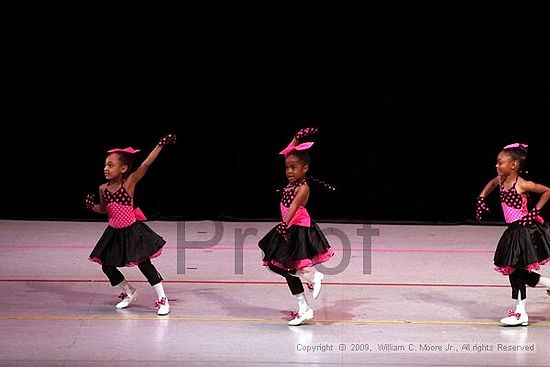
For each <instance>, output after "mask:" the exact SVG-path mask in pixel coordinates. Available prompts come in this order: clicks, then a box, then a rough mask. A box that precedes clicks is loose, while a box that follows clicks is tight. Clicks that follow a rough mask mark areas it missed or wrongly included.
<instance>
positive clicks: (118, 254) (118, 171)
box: [86, 134, 176, 316]
mask: <svg viewBox="0 0 550 367" xmlns="http://www.w3.org/2000/svg"><path fill="white" fill-rule="evenodd" d="M175 142H176V136H175V135H172V134H169V135H166V136H164V137H163V138H162V139H160V141H159V142H158V144H157V145H156V146H155V148H154V149H153V150H152V151H151V153H149V156H148V157H147V158H146V159H145V160H144V161H143V163H141V165H140V166H139V167H138V168H137V169H136V170H135V171H134V172H132V160H133V155H134V154H135V153H137V152H139V150H135V149H133V148H131V147H128V148H124V149H118V148H117V149H111V150H109V151H108V153H109V155H108V156H107V158H106V159H105V167H104V169H103V171H104V173H105V178H106V179H107V180H108V182H106V183H104V184H102V185H101V186H100V187H99V198H100V202H99V204H95V203H94V202H95V200H94V195H93V194H91V193H90V194H88V195H87V197H86V208H87V209H88V210H91V211H93V212H96V213H101V214H105V213H106V214H107V217H108V220H109V226H108V227H107V228H106V229H105V231H104V232H103V235H102V236H101V238H100V239H99V241H98V242H97V244H96V245H95V247H94V249H93V250H92V252H91V254H90V258H89V259H90V260H91V261H94V262H97V263H99V264H101V269H102V270H103V272H104V273H105V275H107V278H109V281H110V283H111V285H112V286H116V285H118V286H120V287H121V288H122V290H123V293H121V294H120V295H119V298H122V301H120V302H119V303H118V304H117V305H116V308H119V309H120V308H126V307H128V306H129V305H130V304H131V303H132V302H134V301H135V300H136V298H137V290H136V288H134V287H133V286H132V285H131V284H130V283H128V281H126V279H124V275H122V273H121V272H120V271H119V270H118V269H117V267H123V266H133V265H137V266H138V268H139V270H140V271H141V272H142V273H143V275H145V277H146V278H147V280H148V282H149V284H151V285H152V286H153V288H154V289H155V291H156V293H157V296H158V300H157V301H156V302H155V306H156V307H157V308H158V311H157V314H158V315H160V316H163V315H167V314H168V313H169V312H170V306H169V304H168V298H167V297H166V294H165V293H164V287H163V285H162V276H161V275H160V273H159V272H158V271H157V269H156V268H155V266H154V265H153V264H152V263H151V260H150V259H152V258H155V257H157V256H159V255H160V253H161V250H162V247H163V246H164V245H165V243H166V241H165V240H164V239H163V238H162V237H161V236H159V235H158V234H156V233H155V232H154V231H153V230H152V229H151V228H149V227H148V226H147V225H146V224H145V223H143V222H142V221H143V220H145V217H144V216H143V213H141V211H140V210H139V209H134V204H133V198H134V190H135V188H136V184H137V183H138V182H139V181H140V180H141V179H142V178H143V176H144V175H145V173H146V172H147V170H148V169H149V167H150V166H151V164H152V163H153V162H154V161H155V159H156V158H157V156H158V155H159V153H160V151H161V150H162V149H163V147H164V146H165V145H167V144H172V143H175Z"/></svg>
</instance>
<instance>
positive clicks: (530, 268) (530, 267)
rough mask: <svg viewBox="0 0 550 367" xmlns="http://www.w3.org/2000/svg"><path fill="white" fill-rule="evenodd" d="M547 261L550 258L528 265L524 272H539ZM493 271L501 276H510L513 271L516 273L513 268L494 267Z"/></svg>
mask: <svg viewBox="0 0 550 367" xmlns="http://www.w3.org/2000/svg"><path fill="white" fill-rule="evenodd" d="M549 261H550V258H548V259H545V260H542V261H538V262H536V263H532V264H529V265H527V267H526V270H527V271H528V272H532V271H533V270H539V269H540V267H541V265H544V264H546V263H547V262H549ZM495 271H498V272H499V273H502V275H510V274H512V273H513V272H514V271H516V268H515V267H513V266H496V267H495Z"/></svg>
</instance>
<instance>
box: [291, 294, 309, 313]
mask: <svg viewBox="0 0 550 367" xmlns="http://www.w3.org/2000/svg"><path fill="white" fill-rule="evenodd" d="M294 297H296V299H297V300H298V313H304V312H306V311H307V310H308V308H309V305H308V304H307V300H306V297H305V296H304V294H303V293H298V294H295V295H294Z"/></svg>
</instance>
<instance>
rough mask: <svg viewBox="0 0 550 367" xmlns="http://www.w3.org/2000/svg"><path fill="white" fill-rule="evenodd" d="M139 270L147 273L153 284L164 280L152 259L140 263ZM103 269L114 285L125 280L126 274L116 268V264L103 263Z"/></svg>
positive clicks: (146, 275) (148, 279) (150, 282)
mask: <svg viewBox="0 0 550 367" xmlns="http://www.w3.org/2000/svg"><path fill="white" fill-rule="evenodd" d="M138 268H139V270H140V271H141V272H142V273H143V275H145V278H147V281H148V282H149V284H151V285H155V284H158V283H160V282H161V281H162V276H161V275H160V274H159V272H158V271H157V269H156V268H155V266H154V265H153V264H152V263H151V260H149V259H147V260H145V261H142V262H140V263H139V264H138ZM101 270H103V272H104V273H105V275H107V278H109V282H111V285H112V286H115V285H118V284H120V283H121V282H122V281H123V280H124V275H122V273H121V272H120V271H119V270H118V269H117V268H116V266H110V265H102V266H101Z"/></svg>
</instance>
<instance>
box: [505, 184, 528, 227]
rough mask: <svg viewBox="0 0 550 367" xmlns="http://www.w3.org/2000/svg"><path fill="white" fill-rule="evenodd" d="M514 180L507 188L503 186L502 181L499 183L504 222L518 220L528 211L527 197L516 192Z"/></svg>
mask: <svg viewBox="0 0 550 367" xmlns="http://www.w3.org/2000/svg"><path fill="white" fill-rule="evenodd" d="M516 182H517V180H516ZM516 182H514V184H513V185H512V187H510V188H509V189H508V190H506V189H505V188H504V185H503V184H502V183H501V184H500V202H501V205H502V212H503V213H504V220H505V221H506V223H513V222H515V221H518V220H520V219H521V218H523V216H525V215H526V214H527V213H528V212H529V210H528V209H527V198H526V197H524V196H521V195H520V194H518V192H517V191H516Z"/></svg>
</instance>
